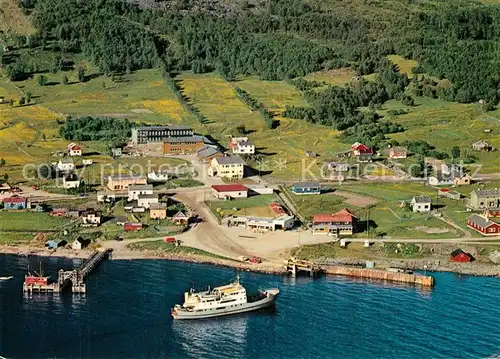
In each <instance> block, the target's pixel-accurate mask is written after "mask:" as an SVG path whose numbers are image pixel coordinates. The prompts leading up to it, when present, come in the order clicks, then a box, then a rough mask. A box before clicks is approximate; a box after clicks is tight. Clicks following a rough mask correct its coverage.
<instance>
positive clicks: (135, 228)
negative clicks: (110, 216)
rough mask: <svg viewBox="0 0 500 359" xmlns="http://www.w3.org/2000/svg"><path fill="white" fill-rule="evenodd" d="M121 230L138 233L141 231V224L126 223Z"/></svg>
mask: <svg viewBox="0 0 500 359" xmlns="http://www.w3.org/2000/svg"><path fill="white" fill-rule="evenodd" d="M123 229H124V230H125V231H127V232H130V231H140V230H141V229H142V223H132V222H127V223H125V224H124V225H123Z"/></svg>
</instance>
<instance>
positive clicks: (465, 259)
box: [450, 249, 474, 263]
mask: <svg viewBox="0 0 500 359" xmlns="http://www.w3.org/2000/svg"><path fill="white" fill-rule="evenodd" d="M450 260H451V261H452V262H459V263H470V262H472V261H473V260H474V257H473V256H471V255H470V254H469V253H467V252H464V251H463V250H461V249H455V250H454V251H453V252H451V254H450Z"/></svg>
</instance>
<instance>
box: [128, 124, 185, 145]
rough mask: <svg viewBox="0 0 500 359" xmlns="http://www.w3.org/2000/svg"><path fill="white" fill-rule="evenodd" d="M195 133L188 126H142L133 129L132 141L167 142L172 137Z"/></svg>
mask: <svg viewBox="0 0 500 359" xmlns="http://www.w3.org/2000/svg"><path fill="white" fill-rule="evenodd" d="M193 135H194V132H193V129H192V128H189V127H186V126H142V127H136V128H133V129H132V143H133V144H134V145H141V144H147V143H152V142H153V143H154V142H165V140H166V139H168V138H170V137H186V136H193Z"/></svg>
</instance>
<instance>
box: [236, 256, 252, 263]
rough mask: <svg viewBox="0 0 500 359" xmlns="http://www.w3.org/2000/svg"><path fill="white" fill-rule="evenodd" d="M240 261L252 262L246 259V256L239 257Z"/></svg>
mask: <svg viewBox="0 0 500 359" xmlns="http://www.w3.org/2000/svg"><path fill="white" fill-rule="evenodd" d="M238 260H239V261H242V262H248V261H249V260H250V258H248V257H245V256H239V257H238Z"/></svg>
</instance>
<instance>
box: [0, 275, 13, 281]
mask: <svg viewBox="0 0 500 359" xmlns="http://www.w3.org/2000/svg"><path fill="white" fill-rule="evenodd" d="M12 278H14V277H13V276H8V277H0V280H9V279H12Z"/></svg>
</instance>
